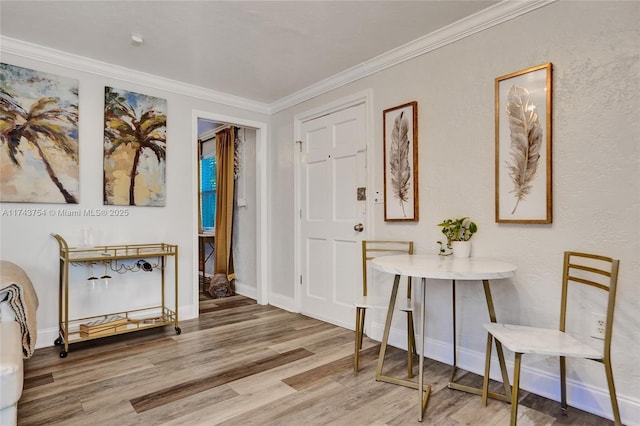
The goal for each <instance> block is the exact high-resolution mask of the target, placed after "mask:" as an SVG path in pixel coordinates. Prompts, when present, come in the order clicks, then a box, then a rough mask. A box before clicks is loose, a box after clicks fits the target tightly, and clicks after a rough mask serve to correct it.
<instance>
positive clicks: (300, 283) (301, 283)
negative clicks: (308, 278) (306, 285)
mask: <svg viewBox="0 0 640 426" xmlns="http://www.w3.org/2000/svg"><path fill="white" fill-rule="evenodd" d="M300 285H302V275H300Z"/></svg>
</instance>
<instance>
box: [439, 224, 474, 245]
mask: <svg viewBox="0 0 640 426" xmlns="http://www.w3.org/2000/svg"><path fill="white" fill-rule="evenodd" d="M438 226H441V227H442V233H443V234H444V235H445V237H447V247H449V248H451V241H469V240H470V239H471V237H472V236H473V234H475V233H476V232H477V231H478V226H477V225H476V224H475V223H474V222H472V221H471V220H469V218H468V217H462V218H460V219H446V220H444V221H442V222H441V223H439V224H438ZM440 246H441V247H442V243H440ZM440 251H442V248H441V250H440Z"/></svg>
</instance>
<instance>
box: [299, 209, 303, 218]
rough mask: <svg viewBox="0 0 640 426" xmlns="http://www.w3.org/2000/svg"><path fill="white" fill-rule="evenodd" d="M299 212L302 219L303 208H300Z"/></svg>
mask: <svg viewBox="0 0 640 426" xmlns="http://www.w3.org/2000/svg"><path fill="white" fill-rule="evenodd" d="M299 212H300V219H302V209H300V210H299Z"/></svg>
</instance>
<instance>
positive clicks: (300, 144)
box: [296, 141, 302, 152]
mask: <svg viewBox="0 0 640 426" xmlns="http://www.w3.org/2000/svg"><path fill="white" fill-rule="evenodd" d="M296 143H297V144H298V146H299V147H300V152H302V141H296Z"/></svg>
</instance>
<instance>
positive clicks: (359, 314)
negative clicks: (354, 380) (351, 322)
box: [353, 308, 365, 373]
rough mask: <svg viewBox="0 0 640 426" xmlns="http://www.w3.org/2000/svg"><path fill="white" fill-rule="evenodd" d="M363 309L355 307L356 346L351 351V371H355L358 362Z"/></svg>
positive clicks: (362, 328) (362, 326) (362, 327)
mask: <svg viewBox="0 0 640 426" xmlns="http://www.w3.org/2000/svg"><path fill="white" fill-rule="evenodd" d="M364 314H365V309H363V308H356V347H355V351H354V353H353V372H354V373H357V372H358V369H359V362H360V349H361V348H362V335H363V331H364Z"/></svg>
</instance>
